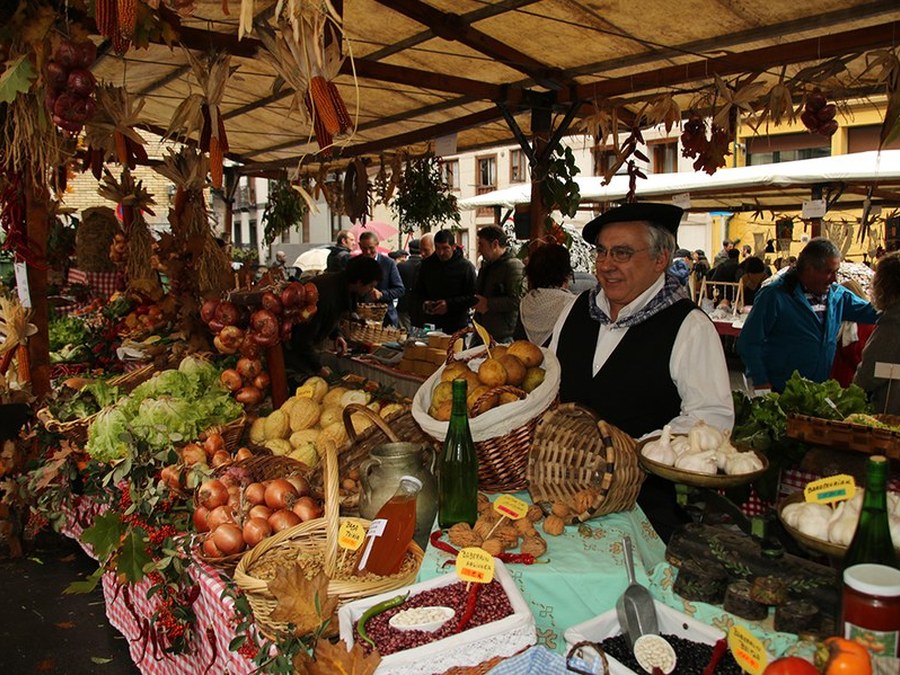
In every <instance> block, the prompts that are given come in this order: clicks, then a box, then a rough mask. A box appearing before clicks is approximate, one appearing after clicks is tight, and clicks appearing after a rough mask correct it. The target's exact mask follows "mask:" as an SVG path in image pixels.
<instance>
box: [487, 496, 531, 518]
mask: <svg viewBox="0 0 900 675" xmlns="http://www.w3.org/2000/svg"><path fill="white" fill-rule="evenodd" d="M494 511H496V512H497V513H499V514H500V515H501V516H506V517H507V518H509V519H510V520H519V518H521V517H522V516H524V515H525V514H526V513H528V504H526V503H525V502H523V501H522V500H521V499H516V498H515V497H513V496H512V495H500V496H499V497H497V499H495V500H494Z"/></svg>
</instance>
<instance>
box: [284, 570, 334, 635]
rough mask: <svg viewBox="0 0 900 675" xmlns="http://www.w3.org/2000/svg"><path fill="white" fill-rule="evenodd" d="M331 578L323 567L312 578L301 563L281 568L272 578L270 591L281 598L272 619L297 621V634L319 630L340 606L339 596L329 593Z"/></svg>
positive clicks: (288, 621) (295, 622) (293, 622)
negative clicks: (329, 595)
mask: <svg viewBox="0 0 900 675" xmlns="http://www.w3.org/2000/svg"><path fill="white" fill-rule="evenodd" d="M328 581H329V579H328V576H327V575H326V574H325V573H324V572H323V571H321V570H320V571H319V572H318V573H317V574H316V575H315V576H314V577H312V578H309V579H308V578H307V577H306V569H305V568H304V567H303V566H302V565H299V564H297V565H294V566H293V567H280V568H278V571H277V572H276V573H275V578H274V579H272V581H270V582H269V592H270V593H272V595H274V596H275V599H276V600H277V602H278V604H277V606H276V607H275V609H274V610H273V611H272V614H271V616H270V618H271V620H272V621H283V622H285V623H292V624H294V626H295V634H296V635H297V636H302V635H306V634H307V633H311V632H313V631H315V630H317V629H318V628H319V627H320V626H321V625H322V624H323V623H324V622H325V621H326V620H328V619H329V618H331V617H332V615H334V613H335V610H336V609H337V604H338V599H337V597H333V598H329V597H328Z"/></svg>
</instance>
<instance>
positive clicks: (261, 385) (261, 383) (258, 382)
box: [253, 373, 272, 391]
mask: <svg viewBox="0 0 900 675" xmlns="http://www.w3.org/2000/svg"><path fill="white" fill-rule="evenodd" d="M271 383H272V379H271V378H270V377H269V374H268V373H260V374H259V375H257V376H256V377H254V378H253V386H254V387H256V388H257V389H259V390H260V391H262V390H264V389H268V388H269V385H270V384H271Z"/></svg>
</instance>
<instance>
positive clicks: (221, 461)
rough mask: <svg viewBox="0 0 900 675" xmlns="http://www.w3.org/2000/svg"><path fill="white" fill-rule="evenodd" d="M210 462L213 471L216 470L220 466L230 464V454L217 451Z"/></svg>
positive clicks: (225, 451)
mask: <svg viewBox="0 0 900 675" xmlns="http://www.w3.org/2000/svg"><path fill="white" fill-rule="evenodd" d="M211 461H212V466H213V468H214V469H218V468H219V467H220V466H227V465H228V464H231V462H232V459H231V454H230V453H229V452H228V451H227V450H217V451H216V452H215V454H214V455H213V456H212V460H211Z"/></svg>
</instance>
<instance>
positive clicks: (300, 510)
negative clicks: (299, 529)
mask: <svg viewBox="0 0 900 675" xmlns="http://www.w3.org/2000/svg"><path fill="white" fill-rule="evenodd" d="M291 511H293V512H294V513H296V514H297V515H298V516H299V517H300V520H302V521H303V522H304V523H305V522H306V521H307V520H315V519H316V518H319V517H321V516H322V509H321V508H320V507H319V505H318V504H316V501H315V500H314V499H313V498H312V497H300V499H298V500H297V501H295V502H294V505H293V506H292V507H291Z"/></svg>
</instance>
